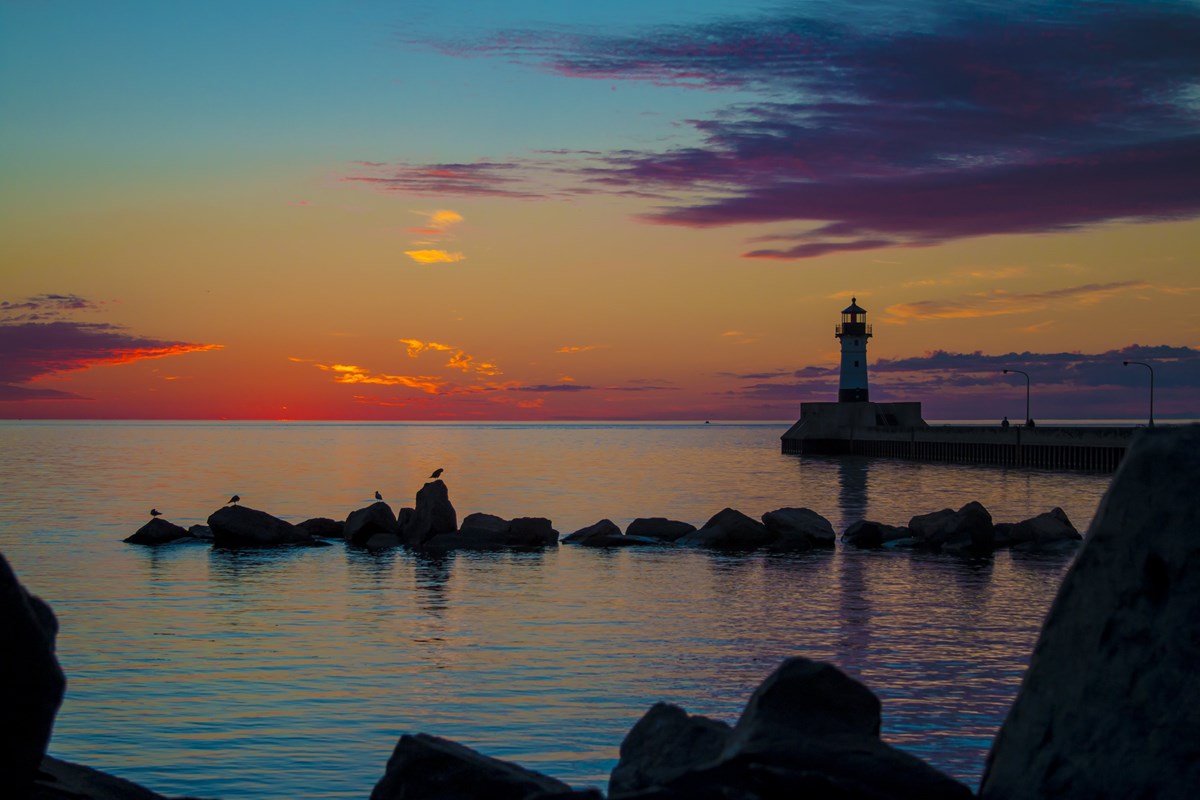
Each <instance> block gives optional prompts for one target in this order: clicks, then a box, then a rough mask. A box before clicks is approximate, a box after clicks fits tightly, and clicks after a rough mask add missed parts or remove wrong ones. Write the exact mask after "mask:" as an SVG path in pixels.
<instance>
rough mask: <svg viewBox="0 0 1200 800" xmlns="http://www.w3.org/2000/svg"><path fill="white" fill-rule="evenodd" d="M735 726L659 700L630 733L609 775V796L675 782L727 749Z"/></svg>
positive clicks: (622, 743)
mask: <svg viewBox="0 0 1200 800" xmlns="http://www.w3.org/2000/svg"><path fill="white" fill-rule="evenodd" d="M731 731H732V729H731V728H730V727H729V726H728V725H726V724H725V723H724V722H718V721H716V720H713V719H709V718H708V717H702V716H700V715H699V714H697V715H695V716H692V715H689V714H688V713H687V712H686V711H684V710H683V709H682V708H680V707H679V706H675V705H671V704H670V703H655V704H654V705H653V706H651V707H650V710H649V711H647V712H646V714H645V716H643V717H642V718H641V719H640V720H638V721H637V723H636V724H635V725H634V726H633V727H632V728H631V729H630V731H629V733H628V734H626V735H625V740H624V741H623V742H621V758H620V760H619V761H618V762H617V765H616V766H615V767H614V768H613V771H612V775H611V776H610V777H609V779H608V794H609V797H613V798H615V797H619V796H621V795H623V794H629V793H631V792H637V791H640V790H642V789H648V788H651V787H654V786H661V785H663V784H665V783H669V782H670V781H672V780H674V779H675V778H677V777H679V776H681V775H683V774H685V773H687V772H690V771H692V770H694V769H697V768H700V767H703V766H705V765H707V764H709V763H711V762H712V761H714V760H716V758H717V757H718V756H720V755H721V753H722V752H723V751H724V750H725V745H726V743H727V742H728V741H729V734H730V732H731Z"/></svg>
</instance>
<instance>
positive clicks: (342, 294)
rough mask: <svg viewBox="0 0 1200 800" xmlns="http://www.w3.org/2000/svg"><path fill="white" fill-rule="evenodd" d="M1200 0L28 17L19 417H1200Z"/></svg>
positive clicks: (22, 104)
mask: <svg viewBox="0 0 1200 800" xmlns="http://www.w3.org/2000/svg"><path fill="white" fill-rule="evenodd" d="M1198 123H1200V4H1198V3H1196V2H1163V3H1155V2H1106V3H1068V2H1041V3H1022V2H1004V3H976V4H972V3H958V2H956V3H950V2H943V3H925V4H922V3H919V2H896V0H892V2H887V1H886V0H879V1H878V2H861V3H849V2H803V1H801V2H791V3H762V4H758V5H755V4H753V3H749V2H743V3H728V2H725V3H718V2H708V0H686V2H685V1H684V0H638V2H626V0H610V1H609V2H603V3H591V4H584V3H573V2H562V1H561V0H557V1H555V2H552V1H551V0H510V1H509V2H505V3H484V2H479V1H478V0H475V1H474V2H467V1H466V0H440V1H439V2H437V3H429V4H419V3H395V2H371V1H369V0H340V1H338V2H334V1H333V0H330V1H329V2H292V1H290V0H289V2H282V1H280V2H250V3H232V2H199V1H198V0H181V1H180V2H112V3H107V2H106V3H99V2H94V0H91V1H89V2H66V1H62V2H60V1H59V0H45V2H32V0H0V176H2V180H0V417H5V418H149V419H157V418H200V419H207V418H230V419H245V418H249V419H364V420H375V419H379V420H383V419H398V420H408V419H531V420H537V419H714V420H716V419H775V420H781V419H794V418H795V417H796V416H797V414H798V410H799V404H800V402H802V401H814V400H833V399H836V394H837V365H838V359H837V353H838V350H837V340H836V339H835V338H834V337H833V328H834V325H835V324H836V323H837V322H838V321H839V319H840V318H839V312H840V311H841V309H842V308H843V307H844V306H846V305H848V304H849V302H850V298H851V297H852V296H853V297H856V298H857V299H858V303H859V304H860V305H861V306H863V307H865V308H866V309H867V312H868V317H867V320H868V322H870V323H872V324H873V326H874V332H875V336H874V338H873V339H872V340H871V343H870V348H869V351H868V354H869V357H870V380H871V396H872V399H874V400H918V401H921V402H923V403H924V405H925V416H926V418H927V419H992V418H996V419H998V418H999V417H1000V416H1003V415H1008V416H1010V417H1013V418H1020V417H1021V416H1023V413H1024V399H1025V385H1024V381H1023V379H1021V378H1020V376H1012V375H1010V376H1004V375H1002V374H1001V370H1002V369H1004V368H1012V369H1021V370H1025V371H1027V372H1029V374H1030V376H1031V381H1032V386H1033V390H1032V413H1033V416H1035V417H1036V418H1039V419H1042V418H1045V419H1049V418H1129V419H1135V418H1140V417H1143V416H1144V415H1145V413H1146V410H1147V404H1148V392H1149V384H1148V378H1149V374H1148V372H1147V371H1146V370H1145V369H1143V368H1140V367H1132V366H1131V367H1122V363H1121V362H1122V361H1123V360H1138V361H1146V362H1148V363H1152V364H1153V365H1154V369H1155V379H1156V385H1155V392H1156V394H1155V411H1156V414H1157V415H1158V416H1160V417H1164V418H1165V417H1168V416H1172V415H1174V416H1189V417H1191V416H1200V220H1198V218H1200V124H1198Z"/></svg>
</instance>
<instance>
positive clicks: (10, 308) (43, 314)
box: [0, 294, 221, 401]
mask: <svg viewBox="0 0 1200 800" xmlns="http://www.w3.org/2000/svg"><path fill="white" fill-rule="evenodd" d="M97 307H98V304H96V303H93V302H92V301H89V300H87V299H85V298H82V297H79V296H77V295H53V294H45V295H38V296H36V297H31V298H28V299H26V300H23V301H5V302H3V303H0V353H4V357H3V358H0V400H18V401H19V400H49V399H79V396H78V395H76V394H74V393H72V392H67V391H60V390H54V389H44V388H41V387H31V386H27V385H24V384H28V383H29V382H32V381H36V380H38V379H41V378H46V377H49V376H51V375H57V374H61V373H65V372H73V371H77V370H83V369H89V368H91V367H97V366H110V365H117V364H130V363H133V362H135V361H142V360H145V359H150V358H165V357H167V356H175V355H183V354H185V353H197V352H205V351H210V350H220V349H221V345H219V344H201V343H195V342H179V341H171V340H164V339H156V338H152V337H147V336H141V335H138V334H134V333H130V332H129V331H128V330H127V329H126V328H124V327H122V326H119V325H112V324H109V323H104V322H77V321H74V320H71V319H68V318H67V317H68V315H69V314H70V312H74V311H91V310H95V309H96V308H97Z"/></svg>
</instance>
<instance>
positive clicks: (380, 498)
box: [375, 492, 383, 500]
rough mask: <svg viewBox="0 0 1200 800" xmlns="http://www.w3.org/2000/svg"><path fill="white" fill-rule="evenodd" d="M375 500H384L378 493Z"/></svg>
mask: <svg viewBox="0 0 1200 800" xmlns="http://www.w3.org/2000/svg"><path fill="white" fill-rule="evenodd" d="M375 499H376V500H382V499H383V495H381V494H380V493H379V492H376V493H375Z"/></svg>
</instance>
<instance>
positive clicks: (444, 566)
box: [413, 553, 454, 617]
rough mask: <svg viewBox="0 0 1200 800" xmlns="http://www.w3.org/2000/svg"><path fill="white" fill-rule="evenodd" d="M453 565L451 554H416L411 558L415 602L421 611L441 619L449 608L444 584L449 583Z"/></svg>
mask: <svg viewBox="0 0 1200 800" xmlns="http://www.w3.org/2000/svg"><path fill="white" fill-rule="evenodd" d="M453 565H454V556H453V554H444V553H439V554H428V553H417V554H416V555H414V556H413V566H414V568H415V569H416V588H417V602H418V603H419V604H420V606H421V609H422V610H423V611H425V612H427V613H428V614H430V615H432V616H434V617H441V616H442V615H443V614H445V613H446V609H447V607H448V606H449V600H448V599H447V597H446V584H447V583H449V582H450V569H451V567H452V566H453Z"/></svg>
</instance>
